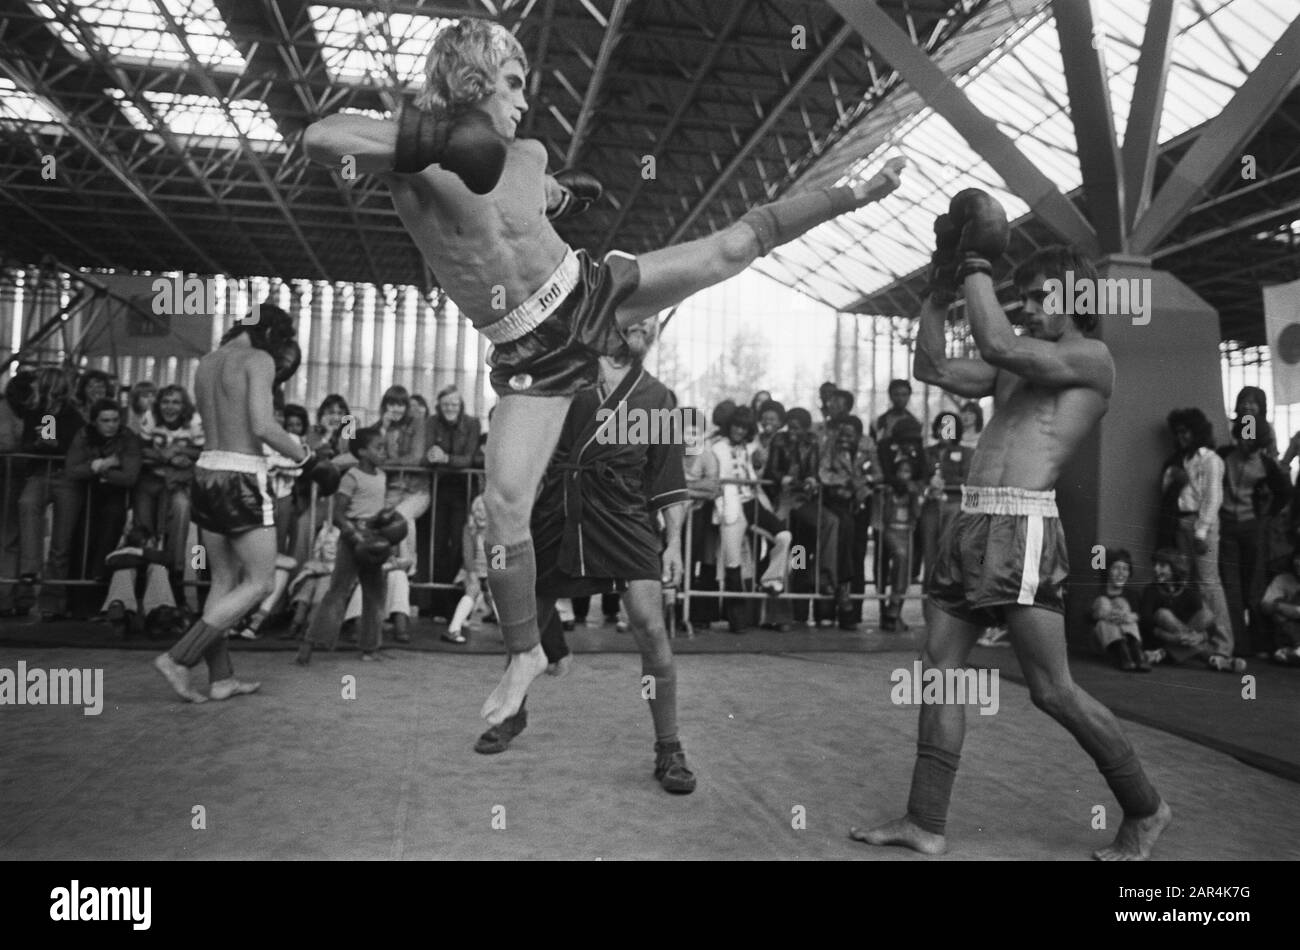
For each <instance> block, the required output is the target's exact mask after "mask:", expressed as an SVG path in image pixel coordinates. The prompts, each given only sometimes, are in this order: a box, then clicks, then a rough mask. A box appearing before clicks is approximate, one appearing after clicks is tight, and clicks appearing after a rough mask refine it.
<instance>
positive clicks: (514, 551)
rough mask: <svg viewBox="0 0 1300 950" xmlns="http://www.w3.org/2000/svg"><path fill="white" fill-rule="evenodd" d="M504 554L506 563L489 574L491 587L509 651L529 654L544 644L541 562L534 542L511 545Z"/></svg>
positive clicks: (507, 546)
mask: <svg viewBox="0 0 1300 950" xmlns="http://www.w3.org/2000/svg"><path fill="white" fill-rule="evenodd" d="M491 547H492V545H489V549H490V548H491ZM503 553H504V555H505V564H504V565H503V566H502V567H499V568H492V569H490V570H489V571H488V586H489V587H490V588H491V589H492V600H493V601H494V602H495V603H496V608H497V621H498V622H499V623H500V624H501V635H502V636H503V637H504V638H505V641H506V649H507V650H509V651H510V652H511V653H526V652H528V651H529V650H531V649H532V648H533V647H535V646H537V644H538V643H539V642H541V633H540V632H539V631H538V629H537V594H536V590H535V588H536V587H537V561H536V559H535V558H534V555H533V539H532V538H528V539H526V540H524V541H516V542H515V543H514V544H507V545H505V546H504V551H503ZM489 566H491V558H489Z"/></svg>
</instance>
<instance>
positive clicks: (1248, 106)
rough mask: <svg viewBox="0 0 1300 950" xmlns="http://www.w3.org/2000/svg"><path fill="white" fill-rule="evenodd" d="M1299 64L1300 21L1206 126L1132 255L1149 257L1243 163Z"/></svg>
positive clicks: (1142, 223)
mask: <svg viewBox="0 0 1300 950" xmlns="http://www.w3.org/2000/svg"><path fill="white" fill-rule="evenodd" d="M1297 62H1300V17H1297V18H1296V19H1295V20H1293V21H1291V25H1290V26H1288V27H1287V29H1286V32H1284V33H1283V34H1282V36H1281V37H1279V38H1278V41H1277V42H1276V43H1275V44H1273V48H1272V49H1270V50H1269V51H1268V52H1267V53H1265V54H1264V58H1263V59H1261V60H1260V62H1259V65H1258V66H1256V67H1255V71H1254V72H1253V73H1251V74H1250V75H1249V76H1247V77H1246V81H1245V82H1243V83H1242V84H1241V88H1239V89H1238V90H1237V93H1236V95H1234V96H1233V97H1232V99H1231V100H1229V102H1228V104H1227V105H1226V106H1224V107H1223V111H1222V112H1220V113H1219V114H1218V115H1217V116H1216V117H1215V118H1213V119H1211V120H1210V121H1209V122H1207V123H1206V124H1205V126H1204V127H1203V128H1202V131H1201V134H1200V136H1199V137H1198V138H1197V140H1196V144H1194V145H1193V146H1192V147H1191V148H1189V149H1188V150H1187V154H1185V155H1184V156H1183V158H1182V161H1180V162H1179V163H1178V165H1177V166H1175V168H1174V170H1173V171H1171V172H1170V173H1169V177H1168V179H1166V181H1165V183H1164V185H1163V186H1162V187H1161V189H1160V192H1159V193H1158V194H1157V195H1156V196H1155V199H1154V200H1153V201H1152V202H1151V207H1150V208H1148V209H1147V211H1146V213H1145V214H1143V215H1142V217H1141V218H1139V219H1138V221H1137V224H1136V225H1135V226H1134V228H1133V239H1132V242H1131V245H1130V249H1131V253H1133V254H1146V255H1150V254H1151V252H1152V251H1153V250H1154V249H1155V248H1156V246H1157V245H1158V244H1159V243H1160V242H1161V241H1162V240H1164V238H1165V236H1166V235H1168V234H1169V232H1170V231H1172V230H1173V229H1174V227H1175V226H1177V224H1178V222H1179V221H1181V220H1182V219H1183V217H1184V216H1185V215H1186V214H1187V211H1188V210H1189V209H1190V208H1191V207H1192V205H1194V204H1196V202H1197V201H1199V200H1201V198H1202V197H1205V196H1207V195H1208V194H1209V192H1210V188H1211V187H1212V186H1213V185H1214V183H1215V181H1217V180H1218V178H1219V175H1221V174H1222V173H1223V171H1224V169H1226V168H1227V167H1228V165H1229V164H1230V163H1232V162H1233V161H1236V160H1239V159H1240V157H1241V150H1242V149H1243V148H1244V147H1245V145H1246V143H1247V142H1249V141H1250V139H1251V137H1252V136H1254V134H1255V133H1256V132H1258V131H1259V129H1260V127H1261V126H1263V124H1264V123H1265V122H1266V121H1268V118H1269V116H1271V115H1272V114H1273V113H1274V111H1276V109H1277V107H1278V105H1279V104H1280V103H1281V102H1282V100H1283V99H1284V98H1286V96H1287V95H1288V93H1290V91H1291V89H1292V88H1293V87H1294V86H1295V85H1296V82H1297V81H1300V72H1297V71H1296V66H1295V64H1296V63H1297Z"/></svg>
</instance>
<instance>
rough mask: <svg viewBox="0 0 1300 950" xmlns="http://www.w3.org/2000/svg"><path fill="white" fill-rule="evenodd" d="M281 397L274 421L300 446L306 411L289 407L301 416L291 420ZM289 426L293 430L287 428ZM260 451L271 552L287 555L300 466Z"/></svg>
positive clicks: (266, 450)
mask: <svg viewBox="0 0 1300 950" xmlns="http://www.w3.org/2000/svg"><path fill="white" fill-rule="evenodd" d="M283 398H284V397H283V396H282V395H281V394H280V393H279V392H277V393H275V396H274V399H275V421H276V422H277V423H278V424H279V425H280V427H281V428H283V429H284V430H285V431H286V432H288V433H289V434H290V435H291V436H293V437H294V438H296V439H297V440H298V441H299V443H301V442H302V433H303V432H304V431H306V419H307V411H306V410H305V409H303V408H302V406H295V407H293V408H295V409H297V410H298V412H300V413H301V416H296V417H294V418H293V419H292V421H291V419H290V415H289V407H288V406H285V405H283ZM291 425H292V426H293V428H290V426H291ZM295 430H296V431H295ZM262 450H263V452H264V453H265V454H266V467H267V476H268V478H269V479H270V482H271V505H272V507H273V509H274V511H275V514H274V518H275V550H276V551H277V552H279V553H281V554H287V552H288V551H289V550H291V549H292V545H293V530H294V520H295V517H296V514H295V511H294V505H295V499H294V492H295V489H296V488H297V484H298V479H299V478H300V477H301V475H302V463H301V462H299V461H297V460H296V459H291V458H289V457H288V456H285V455H281V454H280V453H279V452H277V451H276V450H275V449H273V448H271V446H270V445H264V446H263V447H262ZM288 560H289V561H293V563H294V566H295V567H296V566H297V561H295V560H294V558H293V557H292V556H289V557H288ZM247 639H250V640H251V639H253V638H252V637H249V638H247Z"/></svg>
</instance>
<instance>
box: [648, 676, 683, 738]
mask: <svg viewBox="0 0 1300 950" xmlns="http://www.w3.org/2000/svg"><path fill="white" fill-rule="evenodd" d="M647 676H652V677H654V679H652V680H651V681H650V682H649V683H648V684H647V683H646V682H645V677H647ZM641 682H642V684H643V685H642V687H641V689H642V692H643V693H644V692H646V691H647V690H651V692H650V694H649V697H648V701H649V703H650V718H651V719H652V720H654V725H655V739H656V740H658V741H659V742H673V741H676V739H677V667H676V666H675V665H674V664H673V662H672V661H671V660H669V661H668V662H667V663H664V664H660V663H648V662H645V661H642V663H641Z"/></svg>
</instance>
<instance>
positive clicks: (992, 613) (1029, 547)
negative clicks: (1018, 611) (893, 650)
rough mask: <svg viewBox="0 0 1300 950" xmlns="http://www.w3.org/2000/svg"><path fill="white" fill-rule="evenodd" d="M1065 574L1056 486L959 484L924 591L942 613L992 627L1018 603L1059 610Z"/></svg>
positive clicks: (1066, 558)
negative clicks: (956, 505)
mask: <svg viewBox="0 0 1300 950" xmlns="http://www.w3.org/2000/svg"><path fill="white" fill-rule="evenodd" d="M1069 574H1070V564H1069V556H1068V554H1067V553H1066V548H1065V532H1064V531H1063V530H1062V529H1061V519H1060V517H1059V515H1058V513H1057V510H1056V493H1055V492H1054V491H1029V490H1027V489H1023V488H1002V487H994V488H991V487H987V486H963V488H962V503H961V512H960V513H958V515H957V516H956V517H955V518H953V519H952V521H951V522H949V524H948V527H947V529H946V530H945V531H944V534H943V537H942V538H941V539H940V541H939V550H938V552H937V553H936V556H935V562H934V565H933V567H931V569H930V574H929V578H928V584H927V588H926V593H927V595H928V597H929V599H930V600H931V602H933V603H934V605H935V606H936V607H938V608H939V609H940V610H942V611H943V612H944V613H946V614H951V615H952V616H954V617H956V618H957V619H959V620H965V621H967V622H968V623H972V624H976V625H978V626H983V627H995V626H1001V625H1002V624H1004V623H1006V608H1007V607H1009V606H1013V605H1016V604H1019V605H1023V606H1026V607H1042V608H1044V609H1046V610H1052V611H1055V612H1056V613H1060V614H1063V613H1065V584H1066V580H1067V578H1068V577H1069Z"/></svg>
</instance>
